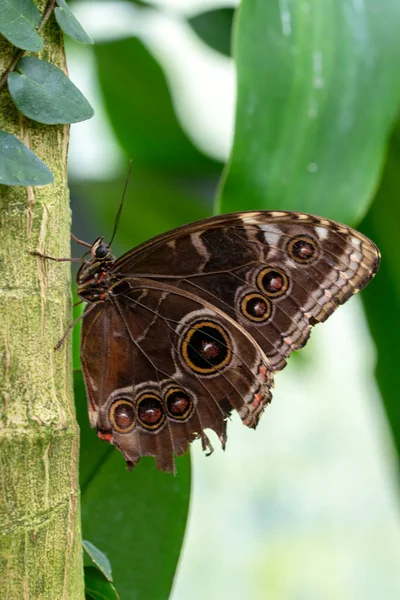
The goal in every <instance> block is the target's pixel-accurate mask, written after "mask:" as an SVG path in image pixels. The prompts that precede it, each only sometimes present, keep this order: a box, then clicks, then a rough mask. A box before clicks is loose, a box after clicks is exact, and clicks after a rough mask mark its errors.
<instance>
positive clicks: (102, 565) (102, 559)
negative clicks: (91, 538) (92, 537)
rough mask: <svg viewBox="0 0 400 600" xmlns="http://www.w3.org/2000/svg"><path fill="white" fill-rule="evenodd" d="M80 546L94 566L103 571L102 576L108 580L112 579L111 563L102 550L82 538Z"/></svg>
mask: <svg viewBox="0 0 400 600" xmlns="http://www.w3.org/2000/svg"><path fill="white" fill-rule="evenodd" d="M82 546H83V547H84V549H85V551H86V552H87V554H88V555H89V556H90V558H91V559H92V561H93V562H94V564H95V565H96V567H97V568H98V569H99V570H100V571H101V572H102V573H103V575H104V577H106V579H108V581H112V580H113V578H112V571H111V563H110V561H109V560H108V558H107V556H106V555H105V554H104V552H102V551H101V550H99V549H98V548H97V547H96V546H95V545H94V544H92V543H91V542H88V541H87V540H82Z"/></svg>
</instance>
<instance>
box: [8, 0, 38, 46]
mask: <svg viewBox="0 0 400 600" xmlns="http://www.w3.org/2000/svg"><path fill="white" fill-rule="evenodd" d="M39 23H40V12H39V11H38V9H37V8H36V6H35V4H34V2H32V0H0V33H2V34H3V35H4V37H6V38H7V39H8V40H9V41H10V42H11V43H12V44H14V46H17V47H18V48H22V49H23V50H31V51H32V52H39V50H41V49H42V48H43V40H42V38H41V37H40V35H39V34H38V32H37V31H36V28H37V26H38V25H39Z"/></svg>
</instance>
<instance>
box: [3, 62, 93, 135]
mask: <svg viewBox="0 0 400 600" xmlns="http://www.w3.org/2000/svg"><path fill="white" fill-rule="evenodd" d="M17 71H18V73H16V72H14V73H10V75H9V76H8V89H9V91H10V94H11V97H12V99H13V100H14V102H15V105H16V106H17V108H18V110H19V111H21V112H22V114H24V115H25V116H27V117H29V118H30V119H33V120H34V121H39V123H47V124H52V125H54V124H57V123H77V122H78V121H85V120H86V119H90V118H91V117H92V116H93V114H94V113H93V108H92V107H91V106H90V104H89V102H88V101H87V100H86V98H85V97H84V95H83V94H82V93H81V92H80V91H79V90H78V88H77V87H76V86H75V85H74V84H73V83H72V82H71V81H70V80H69V79H68V77H67V76H66V75H65V73H64V72H63V71H62V70H61V69H59V68H58V67H55V66H54V65H52V64H51V63H49V62H46V61H44V60H39V59H38V58H33V57H28V56H27V57H25V58H23V59H22V60H20V61H19V63H18V65H17Z"/></svg>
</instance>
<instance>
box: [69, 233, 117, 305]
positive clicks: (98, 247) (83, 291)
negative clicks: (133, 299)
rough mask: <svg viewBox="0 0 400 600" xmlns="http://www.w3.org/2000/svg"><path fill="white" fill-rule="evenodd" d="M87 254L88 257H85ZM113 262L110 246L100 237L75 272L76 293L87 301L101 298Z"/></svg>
mask: <svg viewBox="0 0 400 600" xmlns="http://www.w3.org/2000/svg"><path fill="white" fill-rule="evenodd" d="M88 256H89V258H87V257H88ZM113 264H114V257H113V256H112V254H111V250H110V246H109V245H108V244H105V243H104V241H103V238H102V237H99V238H97V240H96V241H95V242H93V244H92V246H91V248H90V252H88V253H87V255H86V257H84V258H83V262H82V265H81V267H80V269H79V271H78V273H77V276H76V280H77V283H78V295H79V296H80V297H81V298H82V299H83V300H86V301H87V302H96V301H98V300H102V299H103V298H104V297H105V295H106V293H107V290H108V288H109V285H110V281H111V278H110V271H111V269H112V265H113Z"/></svg>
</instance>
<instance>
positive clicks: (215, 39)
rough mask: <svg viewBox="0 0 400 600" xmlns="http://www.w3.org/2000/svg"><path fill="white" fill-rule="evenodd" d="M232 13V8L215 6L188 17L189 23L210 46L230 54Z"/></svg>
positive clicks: (233, 11)
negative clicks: (212, 8) (213, 8)
mask: <svg viewBox="0 0 400 600" xmlns="http://www.w3.org/2000/svg"><path fill="white" fill-rule="evenodd" d="M234 14H235V10H234V9H233V8H230V7H226V8H217V9H215V10H210V11H207V12H204V13H200V14H198V15H195V16H194V17H192V18H191V19H189V24H190V25H191V26H192V27H193V29H194V31H195V32H196V33H197V35H198V36H199V37H200V38H201V39H202V40H203V41H204V42H205V43H206V44H208V45H209V46H211V48H213V49H214V50H217V52H221V54H225V55H226V56H230V54H231V37H232V35H231V34H232V24H233V17H234Z"/></svg>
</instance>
